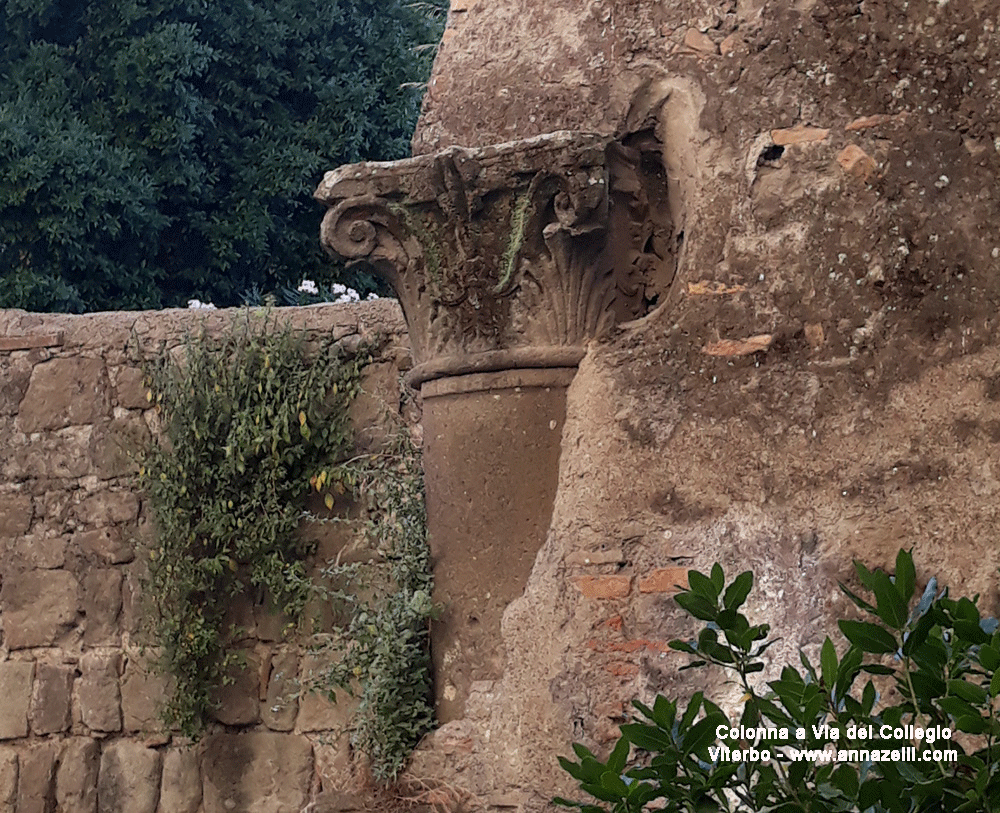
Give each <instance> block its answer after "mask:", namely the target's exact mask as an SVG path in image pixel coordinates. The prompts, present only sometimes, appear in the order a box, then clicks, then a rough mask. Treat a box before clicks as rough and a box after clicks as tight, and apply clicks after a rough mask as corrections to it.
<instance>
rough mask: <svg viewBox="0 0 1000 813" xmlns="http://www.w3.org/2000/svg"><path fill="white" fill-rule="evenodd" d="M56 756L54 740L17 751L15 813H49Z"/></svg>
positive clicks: (57, 749) (56, 746)
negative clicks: (18, 757)
mask: <svg viewBox="0 0 1000 813" xmlns="http://www.w3.org/2000/svg"><path fill="white" fill-rule="evenodd" d="M58 756H59V743H58V742H57V741H56V740H48V741H46V742H42V743H38V744H35V745H33V746H31V747H29V748H25V749H24V750H22V751H21V755H20V759H19V763H20V764H19V766H18V771H17V813H50V811H51V809H52V807H51V804H50V801H51V799H52V796H53V793H54V791H55V773H56V770H55V769H56V758H57V757H58Z"/></svg>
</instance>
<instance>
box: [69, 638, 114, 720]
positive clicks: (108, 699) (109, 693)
mask: <svg viewBox="0 0 1000 813" xmlns="http://www.w3.org/2000/svg"><path fill="white" fill-rule="evenodd" d="M120 662H121V657H120V655H119V654H118V653H117V652H110V653H105V652H87V653H84V655H83V657H81V658H80V671H81V673H82V674H81V676H80V680H79V683H78V684H77V698H76V699H77V704H78V707H79V710H80V721H81V722H82V723H83V724H84V725H85V726H87V728H89V729H90V730H91V731H99V732H102V733H111V732H115V731H121V730H122V711H121V690H120V689H119V686H118V673H119V664H120Z"/></svg>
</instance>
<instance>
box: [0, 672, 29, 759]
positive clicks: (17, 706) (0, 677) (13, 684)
mask: <svg viewBox="0 0 1000 813" xmlns="http://www.w3.org/2000/svg"><path fill="white" fill-rule="evenodd" d="M34 674H35V664H34V663H33V662H31V661H27V662H24V661H7V662H5V663H0V697H2V698H3V702H2V703H0V740H10V739H14V738H15V737H23V736H25V735H26V734H27V733H28V708H29V706H30V704H31V681H32V678H33V676H34Z"/></svg>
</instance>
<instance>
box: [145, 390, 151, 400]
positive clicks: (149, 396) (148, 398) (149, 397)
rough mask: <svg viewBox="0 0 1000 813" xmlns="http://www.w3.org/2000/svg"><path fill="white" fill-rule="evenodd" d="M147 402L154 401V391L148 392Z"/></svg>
mask: <svg viewBox="0 0 1000 813" xmlns="http://www.w3.org/2000/svg"><path fill="white" fill-rule="evenodd" d="M146 400H147V401H152V400H153V391H152V390H146Z"/></svg>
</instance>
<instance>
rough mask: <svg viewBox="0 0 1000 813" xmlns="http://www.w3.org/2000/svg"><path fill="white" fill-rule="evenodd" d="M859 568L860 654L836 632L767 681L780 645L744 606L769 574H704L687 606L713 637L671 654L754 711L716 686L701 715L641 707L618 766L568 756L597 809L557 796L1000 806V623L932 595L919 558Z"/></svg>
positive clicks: (927, 809) (613, 803) (915, 809)
mask: <svg viewBox="0 0 1000 813" xmlns="http://www.w3.org/2000/svg"><path fill="white" fill-rule="evenodd" d="M855 566H856V570H857V575H858V580H859V581H860V582H861V584H862V585H863V586H864V587H865V589H866V590H867V591H868V593H869V594H870V596H869V598H863V597H861V596H859V595H857V594H855V593H854V592H853V591H851V590H848V589H847V588H843V589H844V590H845V592H846V593H847V595H848V596H849V597H850V598H851V600H852V601H853V602H854V603H855V604H856V605H857V606H858V608H860V610H861V611H862V613H863V616H864V620H858V619H853V618H852V619H844V620H841V621H840V622H839V627H840V630H841V632H842V633H843V635H844V637H845V638H846V639H847V642H848V646H847V647H846V648H842V649H841V651H840V652H838V648H837V646H836V645H835V644H834V642H833V641H832V639H831V638H829V637H827V638H826V640H825V641H824V643H823V645H822V647H821V649H820V653H819V663H813V662H811V661H810V660H809V659H808V658H806V656H805V655H804V654H803V655H802V656H801V667H802V668H801V670H800V669H799V668H796V667H794V666H791V665H786V666H785V667H784V668H783V669H782V670H781V673H780V676H779V677H778V678H777V679H776V680H771V681H768V682H767V683H766V685H764V686H761V685H759V684H758V683H757V682H756V681H755V680H754V679H753V678H752V675H754V674H755V673H758V672H761V671H763V670H764V668H765V660H764V659H763V657H762V656H763V655H764V654H765V653H766V651H767V650H768V648H769V647H770V646H771V645H772V644H773V643H774V642H775V640H776V639H774V638H772V637H770V628H769V627H768V625H767V624H751V622H750V621H749V620H748V619H747V617H746V616H745V615H744V614H743V613H742V612H740V608H741V607H742V606H743V604H744V602H745V601H746V598H747V595H748V594H749V592H750V589H751V587H752V585H753V574H752V573H750V572H749V571H747V572H745V573H742V574H740V575H739V576H737V577H736V578H735V579H734V580H733V581H732V582H731V583H729V584H728V585H727V584H726V580H725V575H724V573H723V571H722V568H721V567H720V566H719V565H718V564H717V565H715V567H714V568H713V569H712V571H711V573H710V574H703V573H699V572H697V571H693V570H692V571H690V573H689V583H690V590H688V591H686V592H683V593H680V594H679V595H678V596H677V603H678V604H680V606H681V607H682V608H683V609H685V610H686V611H687V612H688V613H690V614H691V615H692V616H694V617H695V618H697V619H700V620H701V621H703V622H705V627H704V628H703V629H702V630H701V632H700V633H699V634H698V635H697V637H696V638H694V639H692V640H689V641H672V642H671V644H670V646H671V647H672V648H673V649H676V650H679V651H681V652H686V653H688V654H689V655H691V656H692V657H693V660H692V661H691V662H690V663H689V664H688V665H687V666H685V667H683V668H685V669H690V668H696V669H698V668H703V667H706V666H709V665H711V666H714V667H716V668H719V669H722V670H724V671H725V672H726V673H728V675H729V676H730V677H731V679H732V680H733V682H735V683H736V684H737V685H738V686H739V687H740V690H741V691H743V692H744V695H743V698H742V701H741V702H742V707H743V708H742V712H741V714H740V715H739V716H738V717H732V718H731V717H730V716H729V715H728V714H727V713H726V712H725V711H724V710H723V709H722V708H721V706H720V705H719V704H717V703H715V702H712V700H710V699H709V698H707V697H705V696H704V694H703V693H702V692H697V693H695V694H694V696H693V697H692V698H691V699H690V701H689V702H688V704H687V706H686V708H685V707H684V706H682V705H681V704H679V703H678V702H677V701H676V700H673V699H668V698H666V697H663V696H658V697H657V698H656V700H655V702H654V703H653V705H652V707H649V706H646V705H644V704H643V703H640V702H636V703H635V704H634V705H635V707H636V708H637V709H638V711H639V715H640V719H639V720H638V721H636V722H633V723H629V724H627V725H624V726H622V728H621V732H622V736H621V739H620V740H619V741H618V743H617V745H616V746H615V748H614V749H613V751H612V753H611V755H610V756H609V757H608V759H607V760H606V761H601V760H599V759H597V758H596V757H595V756H594V754H592V753H591V752H590V751H589V750H588V749H587V748H585V747H584V746H582V745H576V746H574V749H575V751H576V755H577V760H568V759H562V758H561V759H560V763H561V764H562V766H563V768H564V769H565V770H566V771H568V772H569V773H570V774H571V775H572V776H573V777H574V778H575V779H577V780H578V781H579V782H580V787H581V788H582V789H583V790H584V791H586V792H587V793H588V794H589V795H590V796H592V797H594V798H595V800H596V803H595V802H577V801H571V800H567V799H557V800H556V802H557V803H558V804H561V805H564V806H566V807H574V808H577V809H579V810H581V811H583V813H605V811H607V810H611V811H614V813H639V811H645V810H667V811H677V813H682V811H683V812H684V813H696V812H698V813H700V812H701V811H737V810H740V811H744V810H745V811H772V813H812V812H815V813H842V812H843V813H848V812H851V813H862V812H864V811H868V812H870V813H938V812H939V811H966V812H967V813H973V812H975V813H992V811H996V810H998V809H1000V714H998V708H1000V629H998V624H997V620H996V619H993V618H983V617H982V616H981V615H980V612H979V609H978V607H977V606H976V599H968V598H959V599H952V598H951V597H950V596H949V595H948V591H947V590H943V591H941V592H938V590H937V583H936V580H935V579H930V580H929V582H928V584H927V586H926V588H925V589H924V590H923V591H922V592H920V591H917V581H916V571H915V569H914V565H913V560H912V558H911V556H910V554H909V553H908V552H906V551H900V553H899V555H898V556H897V558H896V567H895V573H894V574H892V575H890V574H888V573H885V572H883V571H881V570H876V571H870V570H868V569H867V568H866V567H865V566H864V565H862V564H861V563H855ZM842 587H843V585H842ZM868 675H876V676H881V683H880V684H879V685H876V681H878V680H879V678H878V677H876V681H873V680H872V679H871V678H869V677H868ZM888 689H891V690H893V691H894V694H892V695H889V694H887V697H886V698H883V697H882V695H881V691H886V690H888ZM633 751H634V753H633ZM630 756H631V759H630ZM630 761H631V762H632V767H627V766H628V765H629V762H630Z"/></svg>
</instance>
